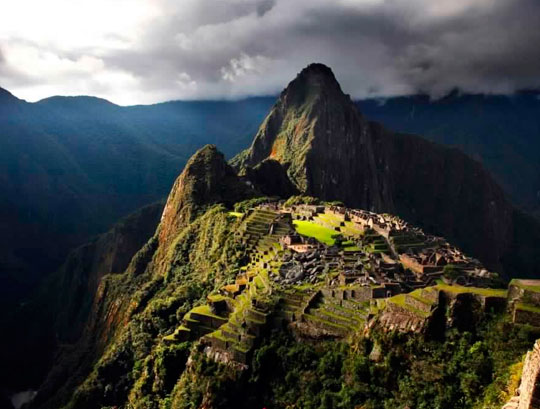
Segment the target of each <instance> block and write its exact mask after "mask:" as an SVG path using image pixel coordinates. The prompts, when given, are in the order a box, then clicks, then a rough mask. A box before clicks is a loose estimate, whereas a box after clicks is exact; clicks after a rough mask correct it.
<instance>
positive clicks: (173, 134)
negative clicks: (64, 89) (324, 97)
mask: <svg viewBox="0 0 540 409" xmlns="http://www.w3.org/2000/svg"><path fill="white" fill-rule="evenodd" d="M273 102H274V98H272V97H269V98H249V99H246V100H241V101H231V102H226V101H195V102H167V103H162V104H157V105H151V106H133V107H120V106H117V105H114V104H112V103H110V102H108V101H106V100H103V99H99V98H93V97H52V98H47V99H45V100H42V101H39V102H37V103H27V102H25V101H22V100H20V99H17V98H16V97H14V96H13V95H12V94H10V93H9V92H7V91H5V90H1V89H0V146H1V147H2V148H1V149H0V203H1V204H0V220H1V223H0V226H1V231H0V233H1V234H0V237H1V238H0V248H1V249H2V250H1V251H0V283H1V285H0V298H1V299H2V302H5V301H9V297H14V296H15V298H16V297H17V295H18V294H21V293H24V292H25V291H26V290H27V289H28V288H30V287H32V285H33V283H34V282H35V281H36V280H38V279H39V277H40V276H41V274H42V273H43V272H46V271H50V270H52V269H54V268H56V267H57V266H58V265H59V264H60V263H61V261H62V260H63V258H64V257H65V255H66V252H67V251H68V250H69V249H70V248H73V247H74V246H76V245H79V244H81V243H82V242H84V241H85V240H87V239H88V238H89V236H92V235H94V234H96V233H100V232H103V231H105V230H106V229H107V228H108V227H109V226H110V225H111V224H112V223H113V222H115V221H116V220H118V219H119V218H120V217H121V216H123V215H126V214H128V213H129V212H131V211H133V210H135V209H137V208H139V207H141V206H143V205H145V204H148V203H152V202H154V201H156V200H159V199H162V198H163V197H164V196H166V194H167V192H168V191H169V189H170V187H171V184H172V182H173V180H174V177H175V176H176V175H177V174H178V173H179V172H180V170H181V169H182V167H183V166H184V165H185V162H186V160H187V159H188V158H189V157H190V155H191V154H192V153H193V152H194V151H195V150H196V148H197V147H199V146H201V145H202V144H205V143H215V144H217V145H218V146H219V147H220V148H221V149H222V150H223V151H224V152H225V153H226V154H227V155H229V156H232V155H233V154H235V153H237V152H238V151H240V150H241V149H242V148H244V147H245V146H246V144H247V143H246V141H248V140H249V139H250V138H251V137H252V135H253V134H254V132H255V131H256V129H257V126H258V123H259V122H260V121H261V120H262V118H263V117H264V115H265V114H266V113H267V111H268V109H269V107H270V106H271V104H272V103H273Z"/></svg>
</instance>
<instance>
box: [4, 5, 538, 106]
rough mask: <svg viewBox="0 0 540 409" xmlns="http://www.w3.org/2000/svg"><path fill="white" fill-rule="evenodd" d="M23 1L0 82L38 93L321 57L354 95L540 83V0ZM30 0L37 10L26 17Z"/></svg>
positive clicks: (197, 90)
mask: <svg viewBox="0 0 540 409" xmlns="http://www.w3.org/2000/svg"><path fill="white" fill-rule="evenodd" d="M12 3H13V4H14V5H12V6H10V7H8V8H7V10H6V11H4V10H3V13H2V15H1V16H0V50H2V52H1V53H0V57H2V56H3V58H0V85H1V86H4V87H6V88H8V89H10V90H11V91H13V92H14V93H15V94H16V95H18V96H20V97H23V98H28V99H30V100H35V99H38V98H42V97H45V96H48V95H50V94H46V93H53V94H70V95H74V94H93V95H98V96H101V97H105V98H108V99H111V100H112V101H114V102H119V103H124V104H130V103H151V102H158V101H163V100H169V99H193V98H236V97H241V96H246V95H259V94H274V93H277V92H279V91H280V90H281V89H282V88H283V87H284V86H286V84H287V83H288V81H290V80H291V79H292V78H294V76H295V74H296V73H297V72H299V71H300V70H301V69H302V68H303V67H304V66H306V65H307V64H308V63H310V62H314V61H317V62H323V63H326V64H328V65H330V66H331V67H332V68H333V69H334V71H335V73H336V76H337V78H338V80H340V82H341V83H342V88H343V89H344V90H345V91H346V92H348V93H350V94H351V95H352V96H354V97H366V96H375V95H399V94H408V93H414V92H418V91H423V92H428V93H431V94H432V95H435V96H437V95H441V94H444V93H446V92H448V91H449V90H451V89H454V88H460V89H462V90H463V91H470V92H513V91H515V90H516V89H522V88H532V87H540V48H539V47H538V46H537V44H539V43H540V30H538V29H537V27H540V2H538V0H512V1H510V0H438V1H436V2H434V1H431V0H407V1H403V0H335V1H333V2H328V1H326V0H294V1H292V0H183V1H181V2H178V1H175V0H130V1H129V7H128V0H94V1H89V0H69V1H68V0H49V1H48V2H47V3H46V4H47V5H48V6H47V7H45V6H43V4H45V2H40V1H39V0H21V1H20V2H17V3H16V2H12ZM15 3H16V4H15ZM19 4H20V5H19ZM32 6H35V7H36V8H37V10H36V12H37V15H39V16H40V18H39V19H37V18H33V17H25V16H27V15H28V13H26V11H27V10H28V9H30V8H32ZM32 14H33V15H34V14H36V13H32ZM88 17H92V18H90V19H89V18H88ZM96 21H100V24H96Z"/></svg>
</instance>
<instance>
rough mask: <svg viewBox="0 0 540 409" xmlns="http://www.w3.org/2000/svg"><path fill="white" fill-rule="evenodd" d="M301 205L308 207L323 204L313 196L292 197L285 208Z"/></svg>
mask: <svg viewBox="0 0 540 409" xmlns="http://www.w3.org/2000/svg"><path fill="white" fill-rule="evenodd" d="M301 204H307V205H318V204H321V201H320V200H319V199H317V198H316V197H312V196H291V197H289V198H288V199H287V201H286V202H285V204H284V206H285V207H291V206H296V205H301Z"/></svg>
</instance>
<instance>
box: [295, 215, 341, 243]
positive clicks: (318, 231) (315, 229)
mask: <svg viewBox="0 0 540 409" xmlns="http://www.w3.org/2000/svg"><path fill="white" fill-rule="evenodd" d="M293 224H294V227H295V228H296V231H297V232H298V234H301V235H302V236H307V237H313V238H314V239H316V240H318V241H320V242H321V243H324V244H327V245H329V246H332V245H334V243H335V240H334V239H333V238H332V236H333V235H334V234H337V233H336V231H335V230H332V229H329V228H327V227H324V226H321V225H320V224H317V223H313V222H308V221H305V220H294V221H293Z"/></svg>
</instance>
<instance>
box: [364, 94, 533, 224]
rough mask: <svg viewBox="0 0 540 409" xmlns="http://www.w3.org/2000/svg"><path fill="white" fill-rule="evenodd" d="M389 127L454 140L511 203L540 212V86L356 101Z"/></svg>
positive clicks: (450, 142)
mask: <svg viewBox="0 0 540 409" xmlns="http://www.w3.org/2000/svg"><path fill="white" fill-rule="evenodd" d="M357 106H358V108H359V110H360V112H362V113H364V114H365V115H366V116H367V117H368V118H370V119H372V120H376V121H378V122H381V123H383V124H385V126H387V127H388V128H390V129H393V130H396V131H399V132H408V133H415V134H418V135H422V136H423V137H426V138H428V139H430V140H432V141H434V142H437V143H441V144H444V145H449V146H454V147H457V148H459V149H461V150H462V151H464V152H466V153H467V154H468V155H469V156H471V157H472V158H474V159H476V160H478V161H480V162H482V165H483V166H484V167H485V168H486V169H487V170H488V171H490V172H491V174H492V175H493V176H494V177H495V179H496V180H497V182H498V183H499V184H500V185H501V187H502V188H503V190H504V191H505V192H506V193H507V194H508V195H509V197H510V199H511V200H512V202H513V203H515V204H516V205H518V206H519V207H520V208H522V209H524V210H526V211H528V212H531V213H535V214H536V215H538V214H540V213H539V209H540V196H539V192H540V155H539V152H540V138H539V137H538V136H539V135H540V92H536V91H528V92H520V93H516V94H514V95H471V94H460V93H457V92H454V93H451V94H449V95H447V96H446V97H444V98H440V99H437V100H433V99H431V98H429V97H428V96H425V95H413V96H406V97H393V98H386V99H368V100H362V101H357Z"/></svg>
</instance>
